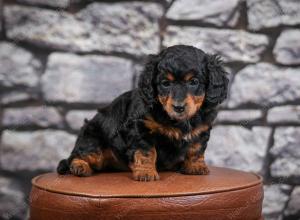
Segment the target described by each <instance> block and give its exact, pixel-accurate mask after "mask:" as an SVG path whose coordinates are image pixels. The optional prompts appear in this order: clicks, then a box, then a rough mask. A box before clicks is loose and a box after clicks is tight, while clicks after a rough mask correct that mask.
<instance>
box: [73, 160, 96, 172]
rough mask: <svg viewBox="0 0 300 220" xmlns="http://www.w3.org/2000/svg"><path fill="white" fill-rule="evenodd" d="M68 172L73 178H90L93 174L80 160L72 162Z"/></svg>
mask: <svg viewBox="0 0 300 220" xmlns="http://www.w3.org/2000/svg"><path fill="white" fill-rule="evenodd" d="M70 171H71V173H72V174H73V175H75V176H91V175H92V173H93V170H92V169H91V167H90V165H89V164H88V163H87V162H86V161H84V160H81V159H74V160H72V163H71V165H70Z"/></svg>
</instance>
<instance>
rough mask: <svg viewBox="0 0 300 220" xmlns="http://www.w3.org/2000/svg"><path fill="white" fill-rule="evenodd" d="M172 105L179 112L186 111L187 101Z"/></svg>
mask: <svg viewBox="0 0 300 220" xmlns="http://www.w3.org/2000/svg"><path fill="white" fill-rule="evenodd" d="M172 107H173V109H174V111H175V112H177V113H183V112H184V111H185V103H183V102H174V104H173V105H172Z"/></svg>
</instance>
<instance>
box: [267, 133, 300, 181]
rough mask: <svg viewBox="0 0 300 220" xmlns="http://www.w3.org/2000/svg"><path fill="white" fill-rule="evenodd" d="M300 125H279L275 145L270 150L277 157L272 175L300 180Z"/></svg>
mask: <svg viewBox="0 0 300 220" xmlns="http://www.w3.org/2000/svg"><path fill="white" fill-rule="evenodd" d="M299 146H300V127H279V128H276V130H275V133H274V146H273V147H272V148H271V150H270V152H271V154H272V155H273V157H274V158H275V159H274V161H273V163H272V164H271V168H270V169H271V175H272V176H273V177H280V178H289V177H293V178H297V179H299V182H300V169H299V167H300V150H299Z"/></svg>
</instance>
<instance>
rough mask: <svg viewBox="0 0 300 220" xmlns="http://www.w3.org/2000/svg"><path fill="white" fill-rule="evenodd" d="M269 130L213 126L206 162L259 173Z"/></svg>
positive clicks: (263, 128)
mask: <svg viewBox="0 0 300 220" xmlns="http://www.w3.org/2000/svg"><path fill="white" fill-rule="evenodd" d="M269 135H270V129H269V128H266V127H254V128H253V129H252V130H248V129H246V128H243V127H239V126H215V127H214V128H213V130H212V132H211V138H210V140H209V142H208V147H207V151H206V159H207V162H208V163H210V164H213V165H216V166H225V167H230V168H236V169H240V170H246V171H254V172H259V171H260V170H261V169H262V165H263V160H264V157H265V155H266V150H267V143H268V138H269Z"/></svg>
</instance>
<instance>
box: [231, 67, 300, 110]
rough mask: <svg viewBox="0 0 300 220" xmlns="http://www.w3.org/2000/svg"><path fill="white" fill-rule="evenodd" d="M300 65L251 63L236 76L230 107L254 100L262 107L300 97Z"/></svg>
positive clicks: (253, 102)
mask: <svg viewBox="0 0 300 220" xmlns="http://www.w3.org/2000/svg"><path fill="white" fill-rule="evenodd" d="M299 71H300V68H279V67H276V66H274V65H272V64H268V63H258V64H254V65H249V66H247V67H245V68H244V69H242V70H241V71H240V72H239V73H238V74H237V75H236V77H235V79H234V83H233V85H232V87H231V96H230V99H229V102H228V105H229V106H230V107H234V106H238V105H241V104H247V103H252V104H256V105H260V106H263V107H268V106H269V105H272V104H276V103H285V102H288V101H296V100H299V99H300V84H299V81H300V74H298V73H299Z"/></svg>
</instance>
